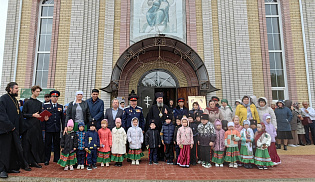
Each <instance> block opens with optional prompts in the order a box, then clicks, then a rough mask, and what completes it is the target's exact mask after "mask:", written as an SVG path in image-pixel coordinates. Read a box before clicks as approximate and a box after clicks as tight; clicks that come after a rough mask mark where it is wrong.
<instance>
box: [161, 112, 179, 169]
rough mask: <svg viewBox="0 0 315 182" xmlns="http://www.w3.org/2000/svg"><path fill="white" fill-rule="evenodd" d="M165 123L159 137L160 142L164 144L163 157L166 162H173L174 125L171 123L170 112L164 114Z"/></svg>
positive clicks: (171, 116)
mask: <svg viewBox="0 0 315 182" xmlns="http://www.w3.org/2000/svg"><path fill="white" fill-rule="evenodd" d="M164 117H165V123H164V124H163V125H162V130H161V133H160V135H161V139H162V144H163V145H164V146H165V158H166V163H167V164H173V160H174V142H173V137H174V130H175V126H174V125H173V123H172V118H173V115H172V114H165V115H164Z"/></svg>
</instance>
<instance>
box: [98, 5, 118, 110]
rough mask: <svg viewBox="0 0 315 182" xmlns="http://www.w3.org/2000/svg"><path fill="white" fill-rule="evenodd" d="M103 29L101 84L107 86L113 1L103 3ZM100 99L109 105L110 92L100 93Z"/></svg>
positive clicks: (113, 9)
mask: <svg viewBox="0 0 315 182" xmlns="http://www.w3.org/2000/svg"><path fill="white" fill-rule="evenodd" d="M105 8H106V10H105V29H104V50H103V74H102V78H103V80H102V86H104V87H105V86H107V85H108V84H109V83H110V81H111V75H112V69H113V48H114V25H115V19H114V15H115V2H114V1H106V5H105ZM101 99H102V100H103V101H104V104H105V108H107V107H109V106H110V94H109V93H102V94H101Z"/></svg>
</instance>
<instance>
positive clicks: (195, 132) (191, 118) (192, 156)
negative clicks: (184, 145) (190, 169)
mask: <svg viewBox="0 0 315 182" xmlns="http://www.w3.org/2000/svg"><path fill="white" fill-rule="evenodd" d="M187 118H188V121H189V127H190V128H191V130H192V132H193V135H194V146H193V148H192V149H191V150H190V164H191V165H193V166H194V165H196V164H197V142H198V140H197V135H198V124H197V123H196V122H195V121H194V114H193V113H188V116H187Z"/></svg>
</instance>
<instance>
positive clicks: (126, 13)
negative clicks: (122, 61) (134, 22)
mask: <svg viewBox="0 0 315 182" xmlns="http://www.w3.org/2000/svg"><path fill="white" fill-rule="evenodd" d="M120 7H121V8H120V9H121V11H120V41H119V42H120V43H119V45H120V47H119V54H120V55H121V54H122V53H123V52H124V51H125V50H126V49H127V48H128V47H129V45H130V0H122V2H121V4H120Z"/></svg>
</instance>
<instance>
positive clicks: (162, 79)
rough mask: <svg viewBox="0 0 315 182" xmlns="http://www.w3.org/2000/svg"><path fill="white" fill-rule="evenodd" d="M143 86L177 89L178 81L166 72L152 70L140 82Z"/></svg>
mask: <svg viewBox="0 0 315 182" xmlns="http://www.w3.org/2000/svg"><path fill="white" fill-rule="evenodd" d="M140 84H141V86H145V87H155V88H176V87H177V85H178V84H177V81H176V80H175V79H174V77H173V76H172V75H171V74H170V73H168V72H167V71H165V70H152V71H150V72H149V73H147V74H146V75H145V76H144V77H143V78H142V80H141V82H140Z"/></svg>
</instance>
